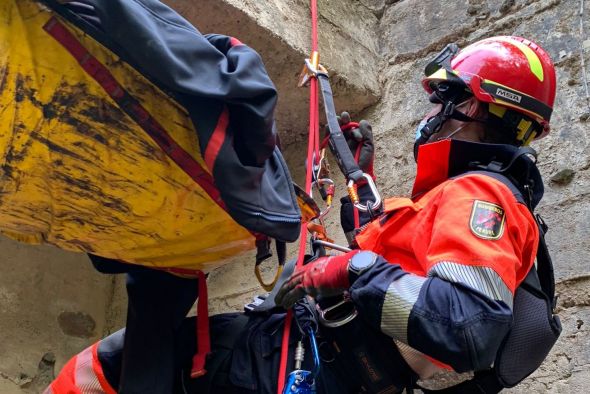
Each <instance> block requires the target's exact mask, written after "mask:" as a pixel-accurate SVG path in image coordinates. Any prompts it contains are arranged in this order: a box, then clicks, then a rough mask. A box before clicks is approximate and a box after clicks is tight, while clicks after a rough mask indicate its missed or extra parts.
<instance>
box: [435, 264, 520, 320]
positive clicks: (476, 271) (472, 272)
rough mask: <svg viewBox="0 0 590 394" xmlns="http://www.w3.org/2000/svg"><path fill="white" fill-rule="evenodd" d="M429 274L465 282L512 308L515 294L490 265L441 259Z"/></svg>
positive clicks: (455, 281)
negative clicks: (474, 264) (478, 265)
mask: <svg viewBox="0 0 590 394" xmlns="http://www.w3.org/2000/svg"><path fill="white" fill-rule="evenodd" d="M428 276H435V277H437V278H440V279H444V280H446V281H449V282H453V283H463V284H465V285H467V286H469V287H471V288H473V289H475V290H477V291H479V292H481V293H483V294H485V295H486V296H488V297H490V298H491V299H492V300H497V301H504V303H506V305H508V306H509V307H510V309H512V305H513V302H514V295H513V294H512V292H511V291H510V289H508V286H506V283H504V281H503V280H502V278H500V275H498V274H497V273H496V271H494V270H493V269H491V268H490V267H475V266H469V265H463V264H459V263H455V262H452V261H441V262H439V263H436V264H435V265H434V266H433V267H432V268H431V269H430V271H428Z"/></svg>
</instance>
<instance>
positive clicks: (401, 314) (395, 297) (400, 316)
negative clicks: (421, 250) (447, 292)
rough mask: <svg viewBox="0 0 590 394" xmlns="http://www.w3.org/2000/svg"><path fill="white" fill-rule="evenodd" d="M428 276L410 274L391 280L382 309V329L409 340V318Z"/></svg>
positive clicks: (403, 340) (386, 332)
mask: <svg viewBox="0 0 590 394" xmlns="http://www.w3.org/2000/svg"><path fill="white" fill-rule="evenodd" d="M426 280H427V279H426V278H423V277H420V276H416V275H412V274H408V275H404V276H402V277H401V278H399V279H398V280H395V281H393V282H391V284H390V285H389V287H388V288H387V292H386V293H385V300H384V302H383V309H382V311H381V331H383V332H384V333H385V334H387V335H389V336H391V337H392V338H394V339H398V340H400V341H402V342H405V343H407V342H408V318H409V317H410V312H411V311H412V308H413V306H414V304H415V303H416V300H417V299H418V295H419V294H420V289H421V288H422V285H423V284H424V282H426Z"/></svg>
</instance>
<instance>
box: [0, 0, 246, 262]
mask: <svg viewBox="0 0 590 394" xmlns="http://www.w3.org/2000/svg"><path fill="white" fill-rule="evenodd" d="M52 16H54V15H53V14H52V12H50V11H49V10H47V9H45V8H44V7H43V6H41V5H40V4H39V3H36V2H34V1H32V0H0V231H1V232H2V233H4V234H5V235H7V236H9V237H11V238H14V239H17V240H19V241H23V242H27V243H47V244H51V245H55V246H57V247H59V248H62V249H66V250H72V251H81V252H91V253H95V254H98V255H101V256H104V257H109V258H114V259H121V260H124V261H127V262H131V263H137V264H142V265H148V266H158V267H180V268H195V269H209V268H212V267H214V266H216V265H219V264H220V263H221V262H223V260H224V259H226V258H228V257H231V256H234V255H236V254H238V253H240V252H242V251H244V250H246V249H250V248H252V247H253V242H252V237H251V235H250V234H249V233H248V231H246V230H245V229H244V228H242V227H241V226H239V225H238V224H236V223H235V222H234V221H233V220H232V219H231V218H230V216H229V215H228V214H227V213H226V212H225V211H223V210H222V209H221V208H219V207H218V206H217V205H216V204H215V203H214V202H213V201H212V200H211V199H210V198H209V196H208V195H207V194H206V193H205V192H204V191H203V190H202V189H201V188H200V187H199V185H197V184H196V183H195V182H194V181H193V180H192V179H190V178H189V177H188V175H186V174H185V173H184V172H183V171H182V170H181V169H180V168H179V167H178V166H177V165H176V164H175V163H174V162H172V161H171V160H170V159H169V158H168V157H167V156H166V155H165V154H164V152H163V151H161V150H160V148H159V147H158V146H157V145H156V144H155V143H154V142H153V141H152V140H151V138H150V137H149V136H148V135H147V134H146V133H145V132H144V131H143V130H142V129H141V128H140V127H139V126H137V125H136V124H135V123H134V121H133V120H132V119H131V118H129V117H128V116H127V115H126V114H124V113H123V112H122V111H121V110H120V109H119V108H118V106H117V105H116V103H115V102H113V101H112V100H111V98H110V97H108V95H107V94H106V93H105V92H104V91H103V89H102V87H101V86H100V85H99V84H98V83H97V82H96V81H94V80H93V79H92V78H91V77H90V76H88V75H87V74H86V73H85V71H84V70H83V69H82V68H81V67H80V66H79V65H78V63H77V62H76V60H75V59H74V58H73V57H72V56H71V55H70V54H69V53H68V52H67V51H66V50H65V49H64V48H63V47H62V46H61V44H60V43H58V42H57V41H55V40H54V38H53V37H51V36H49V35H48V34H47V33H46V32H45V31H44V30H43V28H42V27H43V25H44V24H45V23H46V22H47V21H48V20H49V19H50V18H51V17H52ZM58 18H59V17H58ZM60 21H61V22H62V23H64V24H65V25H66V26H67V27H68V29H70V30H71V31H72V32H73V33H74V35H75V36H76V37H77V39H78V40H80V41H81V43H82V44H83V45H84V47H85V48H86V49H87V50H89V51H90V53H92V54H93V55H94V56H95V57H96V58H97V59H98V60H99V61H100V62H101V63H103V64H105V65H106V66H107V67H108V68H109V70H110V71H111V73H112V74H113V75H114V76H115V78H116V79H117V80H118V82H119V83H121V84H122V85H123V86H124V87H125V88H126V89H127V90H128V91H129V92H130V93H131V94H132V95H133V96H135V97H136V98H137V99H138V100H139V101H140V102H141V104H142V105H143V106H144V107H145V108H146V109H147V110H148V111H149V112H150V113H151V114H152V116H153V117H154V118H155V119H156V120H157V121H158V122H160V124H161V125H163V126H164V128H165V129H166V130H167V131H168V133H169V134H170V135H171V136H172V137H173V138H174V139H175V140H176V141H177V142H178V143H179V144H180V145H181V146H182V147H183V148H184V149H185V150H186V151H188V152H191V154H192V155H194V158H195V159H196V160H198V161H199V163H201V164H202V166H203V167H204V168H206V167H205V164H204V162H203V159H202V158H201V156H200V155H199V154H198V152H199V149H198V141H197V134H196V132H195V130H194V126H193V124H192V122H191V121H190V119H189V117H188V115H187V113H186V111H185V110H184V109H183V108H182V107H181V106H180V105H178V104H177V103H176V102H175V101H173V100H172V99H171V98H170V97H168V96H167V95H166V94H165V93H163V92H162V91H160V90H159V89H158V88H157V87H155V86H154V85H153V84H151V83H150V82H149V81H148V80H147V79H146V78H144V77H143V76H141V75H140V74H139V73H137V72H136V71H135V70H134V69H132V68H131V67H130V66H128V65H127V64H125V63H124V62H122V61H120V60H119V59H118V58H117V56H116V55H114V54H113V53H111V52H110V51H109V50H107V49H106V48H105V47H103V46H101V45H100V44H99V43H97V42H96V41H95V40H94V39H92V38H91V37H89V36H88V35H86V34H84V33H83V32H82V31H80V30H78V29H77V28H75V27H74V26H72V25H71V24H69V23H68V22H67V21H65V20H63V19H60Z"/></svg>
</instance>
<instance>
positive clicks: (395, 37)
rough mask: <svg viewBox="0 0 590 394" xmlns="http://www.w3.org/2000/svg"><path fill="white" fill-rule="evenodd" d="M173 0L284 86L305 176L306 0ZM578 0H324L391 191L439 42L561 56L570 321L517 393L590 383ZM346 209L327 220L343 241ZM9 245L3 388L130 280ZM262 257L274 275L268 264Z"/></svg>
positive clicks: (328, 60)
mask: <svg viewBox="0 0 590 394" xmlns="http://www.w3.org/2000/svg"><path fill="white" fill-rule="evenodd" d="M166 2H167V3H168V4H170V5H171V6H173V7H174V8H176V9H177V10H179V11H180V12H181V13H183V15H185V16H186V17H187V18H188V19H189V20H191V21H192V22H193V23H195V25H197V26H198V27H199V29H200V30H201V31H203V32H217V33H225V34H230V35H235V36H236V37H239V38H240V39H241V40H242V41H244V42H245V43H247V44H249V45H250V46H252V47H254V48H255V49H257V50H258V51H259V52H260V53H261V55H262V56H263V58H264V60H265V63H266V65H267V67H268V69H269V73H270V74H271V76H272V78H273V80H274V81H275V83H276V84H277V87H278V89H279V92H280V100H279V109H278V114H277V115H278V122H279V127H280V130H281V137H282V139H283V141H284V142H285V145H286V153H285V155H286V157H287V159H288V162H289V164H290V166H291V168H292V169H293V172H294V175H295V178H296V179H298V180H299V181H300V182H301V179H302V177H303V157H302V156H301V152H303V151H304V145H303V144H304V140H305V130H306V127H307V101H306V97H307V90H306V89H297V88H296V87H295V86H296V82H297V76H298V74H299V71H300V69H301V65H302V62H303V58H304V57H305V56H307V55H308V54H309V46H310V45H309V36H308V34H309V15H308V14H309V6H308V1H307V0H269V1H264V2H260V1H254V0H248V1H238V0H216V1H213V0H167V1H166ZM580 6H581V2H580V1H578V0H561V1H560V0H468V1H458V0H448V1H444V2H442V1H433V0H403V1H394V0H319V7H320V51H321V55H322V63H324V64H325V65H326V66H327V67H328V69H329V70H330V74H331V79H332V84H333V88H334V92H335V96H336V102H337V106H338V109H339V110H345V109H346V110H349V111H351V112H352V113H354V114H356V115H358V116H359V117H364V118H366V119H368V120H370V121H371V122H372V123H373V125H374V131H375V135H376V145H377V161H376V169H377V172H378V176H379V186H380V188H381V191H382V192H383V194H385V195H394V194H406V193H408V191H409V189H410V187H411V182H412V179H413V172H414V161H413V157H412V153H411V147H412V138H413V130H414V128H415V127H416V125H417V123H418V121H419V120H420V119H421V117H422V115H423V113H425V111H426V110H427V108H428V102H427V99H426V95H425V94H424V92H423V91H422V90H421V88H420V84H419V83H420V79H421V77H422V75H421V73H422V70H423V67H424V65H425V64H426V63H427V60H428V59H429V58H430V57H431V56H433V55H434V54H435V53H436V52H437V51H438V50H440V49H441V48H442V47H444V45H446V44H447V43H448V42H450V41H455V42H457V43H458V44H459V45H460V46H465V45H467V44H469V43H470V42H473V41H475V40H477V39H479V38H482V37H486V36H490V35H498V34H517V35H522V36H525V37H527V38H530V39H532V40H534V41H537V42H538V43H540V44H541V45H542V46H543V47H545V48H546V49H547V50H548V51H549V52H550V54H551V56H552V58H553V59H554V61H555V63H556V66H557V72H558V85H559V86H558V94H557V100H556V105H555V112H554V116H553V121H552V133H551V135H550V136H549V137H547V138H545V139H543V140H541V141H539V142H538V143H537V144H536V145H535V147H536V148H537V149H538V150H539V152H540V155H539V163H540V168H541V170H542V173H543V176H544V179H545V187H546V195H545V199H544V200H543V202H542V204H541V206H540V207H539V209H538V211H539V212H540V213H541V214H542V215H543V216H544V217H545V219H546V221H547V223H548V224H549V226H550V227H551V229H550V232H549V234H548V243H549V247H550V250H551V252H552V255H553V258H554V263H555V266H556V276H557V280H558V285H557V287H558V293H559V295H560V300H559V311H560V316H561V318H562V322H563V327H564V332H563V334H562V336H561V338H560V340H559V342H558V345H557V346H556V348H555V349H554V351H553V352H552V353H551V355H550V357H549V358H548V360H547V361H546V362H545V364H544V365H543V366H542V367H541V369H540V370H539V371H537V372H536V373H535V374H534V375H533V376H531V377H530V378H529V379H528V380H527V381H526V382H525V383H523V384H522V385H520V386H519V387H517V388H515V389H512V390H509V392H513V393H530V392H539V393H541V392H542V393H545V392H550V393H569V392H572V393H573V392H585V389H584V387H587V386H588V385H589V384H590V351H589V350H588V349H590V336H589V335H588V331H589V329H588V325H589V324H590V290H589V289H590V286H589V284H590V265H589V264H588V261H589V260H590V248H589V247H588V246H587V243H586V240H587V239H588V237H589V235H590V224H589V223H590V198H589V194H590V152H589V150H590V146H589V143H588V138H590V137H589V134H588V130H590V127H589V122H590V120H589V118H590V102H589V101H588V99H587V98H586V88H585V86H584V75H583V73H584V70H582V62H581V54H584V56H585V60H586V70H585V72H586V79H590V74H589V73H588V71H589V69H590V66H589V65H588V63H590V53H589V52H590V36H589V34H588V32H590V9H586V10H584V14H583V15H580ZM586 8H590V5H587V7H586ZM581 21H582V31H581V29H580V22H581ZM333 167H335V166H333ZM337 216H338V215H337V213H333V214H332V216H331V217H330V218H329V219H328V224H329V227H330V229H331V231H332V233H333V234H334V237H335V239H336V241H337V242H343V241H344V239H343V236H342V234H340V232H339V231H338V223H337V221H338V218H337ZM0 247H1V248H2V250H3V254H2V256H0V267H2V272H3V275H1V276H0V316H1V318H0V332H2V334H3V335H2V338H0V393H3V394H4V393H5V394H20V393H38V392H40V391H41V389H42V387H43V386H44V384H46V382H47V381H48V380H50V379H51V377H52V375H53V369H54V368H55V370H56V371H58V370H59V368H60V367H61V366H62V365H63V363H64V362H65V361H67V358H68V357H69V356H71V355H72V354H74V353H76V352H78V351H79V350H81V349H82V348H84V347H85V346H87V345H88V344H90V343H92V342H93V341H95V340H96V339H97V338H99V337H101V336H103V335H105V334H107V333H108V332H111V331H112V330H114V329H115V328H118V327H119V326H121V325H122V324H123V323H124V303H125V299H124V290H123V287H122V283H121V279H120V278H118V279H117V278H110V277H106V276H101V275H99V274H97V273H95V272H93V270H92V268H91V267H90V264H89V262H88V261H87V259H86V257H84V256H80V255H75V254H71V253H65V252H61V251H58V250H55V249H53V248H49V247H29V246H23V245H20V244H16V243H14V242H12V241H8V240H4V239H0ZM294 249H295V247H294V246H292V247H291V253H293V251H294ZM252 266H253V256H252V255H247V256H243V257H242V258H239V259H236V260H235V261H232V262H231V264H228V265H227V266H225V267H222V268H220V269H218V270H216V271H215V272H213V273H212V274H211V276H210V280H209V288H210V294H211V310H212V312H213V313H215V312H220V311H228V310H239V309H240V308H241V307H242V305H243V304H244V303H246V302H248V301H249V299H250V298H251V297H252V296H253V295H254V294H256V293H259V292H261V290H260V289H259V287H258V286H257V284H256V281H255V279H254V276H253V275H252V268H253V267H252ZM264 270H265V271H266V272H265V273H266V275H270V274H271V271H272V266H271V265H268V266H265V267H264Z"/></svg>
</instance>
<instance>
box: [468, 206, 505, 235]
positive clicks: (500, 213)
mask: <svg viewBox="0 0 590 394" xmlns="http://www.w3.org/2000/svg"><path fill="white" fill-rule="evenodd" d="M505 221H506V215H505V213H504V209H503V208H502V207H501V206H499V205H496V204H492V203H491V202H487V201H480V200H475V201H474V202H473V208H472V209H471V219H470V220H469V227H470V228H471V232H472V233H473V234H475V235H476V236H478V237H479V238H483V239H500V238H501V237H502V234H503V233H504V223H505Z"/></svg>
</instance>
